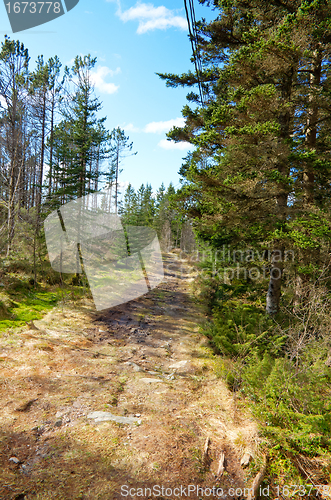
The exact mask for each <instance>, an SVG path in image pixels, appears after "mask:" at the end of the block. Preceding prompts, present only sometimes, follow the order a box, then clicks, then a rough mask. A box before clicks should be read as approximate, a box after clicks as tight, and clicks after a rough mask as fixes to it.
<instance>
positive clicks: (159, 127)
mask: <svg viewBox="0 0 331 500" xmlns="http://www.w3.org/2000/svg"><path fill="white" fill-rule="evenodd" d="M184 125H185V120H184V118H174V119H173V120H167V121H164V122H151V123H148V124H147V125H146V127H145V128H144V132H146V133H147V134H161V133H162V132H169V130H170V129H171V128H172V127H184Z"/></svg>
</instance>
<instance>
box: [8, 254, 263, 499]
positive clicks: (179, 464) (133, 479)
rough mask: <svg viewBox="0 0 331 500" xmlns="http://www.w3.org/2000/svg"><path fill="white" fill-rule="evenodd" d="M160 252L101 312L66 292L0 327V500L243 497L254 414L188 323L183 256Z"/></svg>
mask: <svg viewBox="0 0 331 500" xmlns="http://www.w3.org/2000/svg"><path fill="white" fill-rule="evenodd" d="M164 262H165V279H164V281H163V282H162V283H161V284H160V285H159V286H158V287H157V288H155V289H154V290H152V291H151V292H149V293H148V294H146V295H145V296H143V297H140V298H138V299H137V300H133V301H131V302H129V303H126V304H123V305H121V306H118V307H113V308H112V309H109V310H107V311H102V312H101V313H100V312H99V313H97V312H96V311H95V309H93V304H92V301H89V300H88V299H84V300H83V301H82V302H81V303H80V304H79V305H77V303H76V304H73V303H70V302H67V303H64V304H62V305H60V306H59V305H58V306H57V307H54V308H53V309H52V310H51V311H50V312H48V313H47V314H46V315H45V316H44V317H43V319H41V320H38V321H35V322H34V323H30V326H29V327H25V328H20V329H16V330H14V331H12V332H10V333H9V332H7V333H6V332H4V333H3V334H2V338H1V351H0V367H1V392H0V407H1V412H0V425H1V431H0V432H1V437H0V439H1V441H0V498H1V499H2V500H7V499H8V500H13V499H16V500H20V499H21V500H24V499H25V500H32V499H33V500H35V499H40V500H51V499H65V500H67V499H70V500H71V499H93V500H96V499H100V500H101V499H102V500H103V499H104V500H108V499H109V500H119V499H123V498H129V499H135V498H146V499H148V498H158V499H161V500H162V499H163V500H165V499H167V500H168V499H171V500H173V499H175V498H187V497H190V498H222V499H223V498H224V499H226V498H227V499H230V498H237V499H239V498H244V497H246V496H247V494H246V490H245V489H247V488H248V487H249V486H250V485H251V483H252V480H253V478H254V476H255V475H256V472H257V471H258V469H259V467H260V462H259V460H260V459H259V452H258V449H259V442H260V441H259V437H258V431H257V428H256V424H255V423H254V420H253V419H252V418H251V416H250V414H249V412H248V410H247V409H245V408H244V407H243V406H242V403H240V402H238V401H236V400H235V399H234V397H233V394H232V393H231V392H230V391H229V390H228V388H227V386H226V384H225V383H224V381H223V380H222V378H221V376H220V374H221V372H222V359H220V358H219V357H218V356H215V354H214V353H213V351H212V349H211V348H210V347H209V346H208V339H206V337H204V336H202V335H201V334H200V333H199V325H200V324H201V322H202V321H204V320H205V318H204V315H203V313H202V312H201V310H200V309H199V305H198V304H197V301H196V300H195V299H194V295H193V293H192V283H193V281H194V280H195V277H196V270H195V268H194V265H193V264H192V263H190V262H189V261H188V260H185V259H180V258H179V254H178V253H176V252H172V253H169V254H166V255H165V256H164ZM96 412H99V413H96ZM100 412H101V413H100ZM107 419H108V420H107ZM208 437H209V438H210V444H209V446H208V453H207V454H205V455H204V446H205V443H206V440H207V439H208ZM247 453H249V454H250V455H251V456H252V457H253V458H252V461H251V464H250V465H249V466H248V467H246V468H243V467H242V466H241V459H242V458H243V456H244V455H245V454H247ZM247 456H248V455H247ZM222 457H224V458H225V460H224V471H223V473H220V474H219V476H218V475H217V471H218V468H219V463H220V460H221V462H222ZM189 485H191V486H190V487H189ZM198 486H199V487H200V488H201V489H200V490H199V491H197V488H198ZM213 487H214V490H212V489H213ZM149 488H150V490H149ZM153 488H154V489H153ZM162 488H163V489H162ZM176 488H179V489H176ZM207 488H210V489H211V490H212V491H214V492H215V493H214V495H213V494H211V495H210V491H209V490H208V489H207ZM205 489H206V490H205ZM235 489H237V492H235ZM222 490H223V491H222ZM241 491H242V493H241ZM216 493H218V496H217V494H216Z"/></svg>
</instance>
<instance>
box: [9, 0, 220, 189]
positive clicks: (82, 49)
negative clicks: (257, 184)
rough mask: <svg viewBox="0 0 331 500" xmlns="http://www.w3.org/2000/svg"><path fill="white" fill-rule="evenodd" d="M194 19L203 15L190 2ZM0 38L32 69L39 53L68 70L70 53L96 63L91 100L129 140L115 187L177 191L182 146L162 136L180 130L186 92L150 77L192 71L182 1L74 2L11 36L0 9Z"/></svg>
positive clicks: (205, 13)
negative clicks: (19, 46) (130, 150)
mask: <svg viewBox="0 0 331 500" xmlns="http://www.w3.org/2000/svg"><path fill="white" fill-rule="evenodd" d="M195 9H196V16H197V18H198V19H199V18H200V17H202V16H204V17H210V16H211V15H212V12H211V10H210V9H207V8H205V7H202V6H201V5H200V4H198V1H197V0H196V1H195ZM0 19H1V23H0V36H1V38H2V39H3V36H4V34H8V35H9V36H10V38H11V39H18V40H20V41H21V42H23V43H24V45H25V46H26V47H27V48H28V49H29V54H30V57H31V67H33V65H34V61H35V60H36V59H37V56H38V55H41V54H43V55H44V58H45V59H46V60H47V59H48V58H49V57H51V56H54V55H58V56H59V58H60V60H61V62H62V64H63V65H66V64H68V65H69V64H70V63H71V62H72V60H73V59H74V57H75V56H76V55H86V54H88V53H90V54H91V55H92V56H93V57H97V64H96V67H95V71H94V77H93V78H94V83H95V91H96V95H97V96H98V97H99V98H100V100H101V101H102V103H103V109H102V111H101V113H100V117H101V116H107V121H106V126H107V128H108V129H109V130H112V129H113V128H114V127H117V126H120V127H121V128H123V129H124V130H125V132H126V135H129V136H130V140H131V141H133V147H134V151H137V152H138V154H137V155H136V156H132V157H129V158H127V159H125V160H124V161H123V165H122V167H123V172H122V174H121V179H120V180H121V181H122V182H126V183H128V182H131V184H132V185H133V186H134V187H135V188H138V187H139V186H140V185H141V184H142V183H144V184H146V183H147V182H148V183H150V184H152V187H153V189H154V190H156V189H157V188H158V187H159V186H160V185H161V183H162V182H164V183H165V185H166V186H167V185H168V184H169V183H170V182H173V184H174V185H176V186H178V185H179V175H178V170H179V168H180V166H181V163H182V158H183V157H184V156H185V155H186V154H187V152H188V151H189V147H188V145H185V144H180V145H176V144H172V143H169V141H167V140H166V135H165V134H166V132H167V131H168V130H169V129H170V128H171V126H172V125H181V124H182V123H183V120H182V118H181V109H182V107H183V106H184V105H185V104H186V99H185V96H186V94H187V93H188V91H189V90H188V89H182V88H178V89H171V88H167V87H166V85H165V82H164V81H162V80H161V79H160V78H159V77H158V76H157V75H156V74H155V73H156V72H165V73H166V72H169V73H170V72H171V73H182V72H185V71H186V70H188V69H193V65H192V63H191V62H190V57H191V45H190V41H189V38H188V36H187V33H188V32H187V23H186V17H185V10H184V1H181V0H167V1H165V0H153V1H152V2H148V1H140V2H139V1H138V2H137V1H136V0H80V1H79V3H78V5H77V6H76V7H75V8H74V9H72V10H71V11H70V12H68V13H66V14H65V15H64V16H62V17H59V18H57V19H55V20H53V21H51V22H49V23H47V24H44V25H42V26H38V27H36V28H33V29H30V30H26V31H22V32H18V33H15V34H13V33H12V31H11V28H10V24H9V21H8V18H7V15H6V9H5V6H4V4H3V3H2V2H1V5H0Z"/></svg>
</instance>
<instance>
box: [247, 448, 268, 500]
mask: <svg viewBox="0 0 331 500" xmlns="http://www.w3.org/2000/svg"><path fill="white" fill-rule="evenodd" d="M263 459H264V464H263V467H262V469H261V470H260V472H258V474H257V475H256V476H255V478H254V481H253V483H252V486H251V488H250V489H249V493H248V497H247V500H254V499H255V498H256V496H257V493H258V489H259V487H260V485H261V483H262V481H263V479H264V476H265V473H266V471H267V462H268V457H267V455H264V457H263Z"/></svg>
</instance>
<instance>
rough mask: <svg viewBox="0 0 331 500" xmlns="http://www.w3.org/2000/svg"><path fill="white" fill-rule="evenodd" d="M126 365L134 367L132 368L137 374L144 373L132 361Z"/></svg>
mask: <svg viewBox="0 0 331 500" xmlns="http://www.w3.org/2000/svg"><path fill="white" fill-rule="evenodd" d="M125 364H126V365H129V366H132V368H133V369H134V371H135V372H143V371H144V370H143V369H142V368H140V366H139V365H137V364H136V363H133V362H132V361H127V362H126V363H125Z"/></svg>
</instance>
